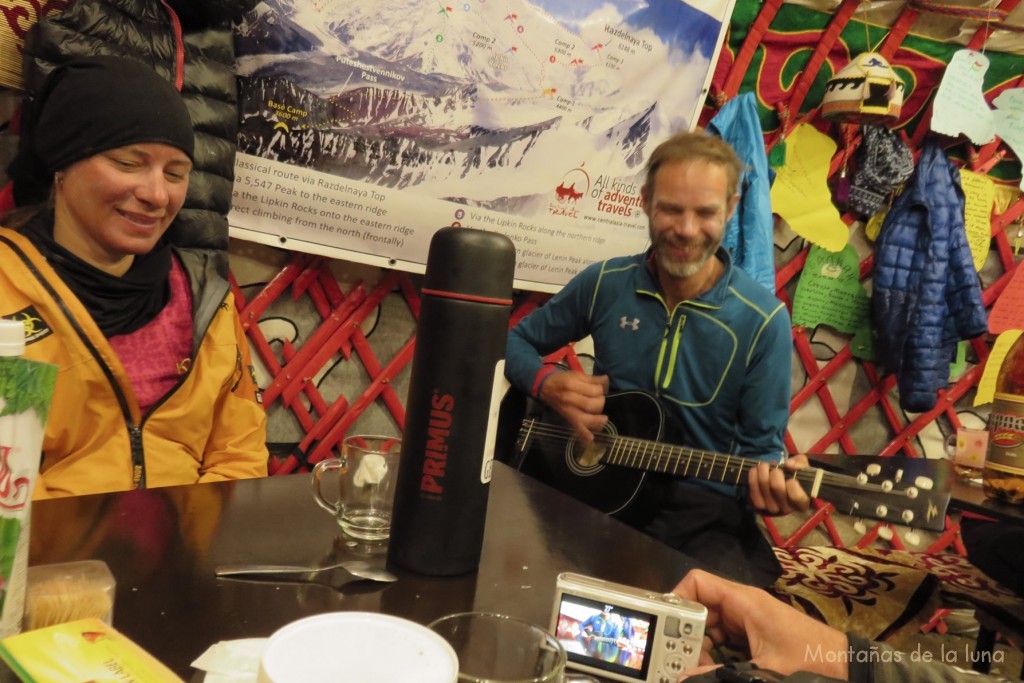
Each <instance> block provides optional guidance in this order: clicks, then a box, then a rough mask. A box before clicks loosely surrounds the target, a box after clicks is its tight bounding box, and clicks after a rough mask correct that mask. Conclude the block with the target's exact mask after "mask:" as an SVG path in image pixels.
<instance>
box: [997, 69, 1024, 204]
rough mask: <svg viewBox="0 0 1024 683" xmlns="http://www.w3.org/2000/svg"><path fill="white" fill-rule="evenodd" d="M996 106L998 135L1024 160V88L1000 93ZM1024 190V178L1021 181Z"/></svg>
mask: <svg viewBox="0 0 1024 683" xmlns="http://www.w3.org/2000/svg"><path fill="white" fill-rule="evenodd" d="M992 104H994V105H996V110H995V112H993V116H994V117H995V126H996V134H997V135H998V136H999V137H1000V138H1002V139H1003V142H1005V143H1006V144H1007V145H1009V146H1010V149H1012V150H1013V153H1014V154H1016V155H1017V158H1018V159H1024V88H1013V89H1011V90H1004V91H1003V92H1001V93H999V97H997V98H996V99H995V100H993V101H992ZM1020 186H1021V189H1024V176H1022V177H1021V181H1020Z"/></svg>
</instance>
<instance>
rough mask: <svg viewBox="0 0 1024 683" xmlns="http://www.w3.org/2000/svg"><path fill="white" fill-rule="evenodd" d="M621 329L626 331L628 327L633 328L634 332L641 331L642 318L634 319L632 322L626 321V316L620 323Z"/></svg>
mask: <svg viewBox="0 0 1024 683" xmlns="http://www.w3.org/2000/svg"><path fill="white" fill-rule="evenodd" d="M619 327H620V328H622V329H623V330H624V329H626V328H627V327H631V328H633V330H634V331H635V330H639V329H640V318H633V319H632V320H626V316H622V319H621V320H620V321H619Z"/></svg>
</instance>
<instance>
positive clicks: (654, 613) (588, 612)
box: [551, 573, 708, 683]
mask: <svg viewBox="0 0 1024 683" xmlns="http://www.w3.org/2000/svg"><path fill="white" fill-rule="evenodd" d="M707 615H708V611H707V608H705V607H704V606H703V605H701V604H698V603H696V602H691V601H689V600H684V599H682V598H680V597H679V596H678V595H675V594H673V593H656V592H654V591H649V590H643V589H641V588H633V587H632V586H624V585H622V584H620V583H612V582H610V581H602V580H601V579H596V578H594V577H591V576H583V575H581V574H571V573H563V574H559V575H558V581H557V582H556V584H555V605H554V610H553V611H552V614H551V632H552V633H554V634H555V637H556V638H558V640H559V642H561V643H562V646H563V647H565V650H566V653H567V654H568V656H569V667H571V668H573V669H578V670H580V671H585V672H587V673H591V674H595V675H597V676H601V677H603V678H608V679H612V680H616V681H650V682H652V683H675V680H676V678H678V676H679V674H681V673H682V672H683V671H686V670H687V669H691V668H693V667H695V666H696V665H697V661H698V658H699V657H700V647H701V641H702V640H703V638H704V623H705V621H707Z"/></svg>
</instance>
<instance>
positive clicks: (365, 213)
mask: <svg viewBox="0 0 1024 683" xmlns="http://www.w3.org/2000/svg"><path fill="white" fill-rule="evenodd" d="M730 11H731V2H730V1H729V0H696V1H695V2H693V3H686V2H682V1H681V0H648V1H640V0H602V1H600V2H598V1H596V0H534V1H533V2H526V1H525V0H461V1H459V2H452V1H451V0H448V2H443V1H440V0H374V2H367V1H366V0H361V1H357V0H322V1H320V0H265V1H264V2H261V3H259V4H258V5H257V6H256V7H255V9H254V10H252V11H251V12H250V13H248V14H247V15H246V17H245V18H244V20H243V22H242V23H241V24H240V25H239V26H238V27H236V36H235V43H236V53H237V60H238V67H237V73H238V75H239V110H240V130H239V137H238V141H239V150H240V154H239V155H238V161H237V162H236V180H235V188H234V202H233V209H232V213H231V214H230V216H229V222H230V223H231V225H232V229H233V234H235V235H236V236H238V237H242V238H245V239H255V240H257V241H265V242H268V243H272V244H276V245H278V246H280V245H281V244H283V243H284V244H287V246H288V247H289V248H292V249H297V250H301V251H311V252H315V253H324V254H326V255H330V256H337V257H341V258H347V259H350V260H355V261H359V262H366V263H371V264H376V265H385V266H389V267H397V268H403V269H407V270H411V271H414V272H422V271H423V269H424V267H425V259H426V253H427V247H428V245H429V241H430V237H431V236H432V235H433V233H434V232H435V231H436V230H437V229H439V228H441V227H444V226H446V225H462V226H466V227H476V228H481V229H486V230H493V231H497V232H501V233H503V234H505V235H507V236H508V237H509V238H511V239H512V241H513V242H514V243H515V244H516V249H517V269H516V281H517V286H518V287H520V288H526V289H540V290H547V291H554V290H557V289H558V288H559V287H560V286H561V285H562V284H564V283H565V282H566V281H568V279H569V278H570V277H571V276H572V275H574V274H575V273H576V272H578V271H579V270H580V269H582V268H583V267H584V266H585V265H587V264H589V263H591V262H593V261H596V260H600V259H602V258H607V257H609V256H612V255H619V254H627V253H636V252H638V251H641V250H642V249H643V248H644V247H645V245H646V242H647V223H646V217H645V216H644V215H643V212H642V210H641V208H640V186H641V184H642V179H643V165H644V162H645V160H646V157H647V155H648V154H649V152H650V150H651V149H652V148H653V146H654V145H656V144H657V143H658V142H660V141H661V140H663V139H665V138H666V137H668V136H669V135H670V134H672V133H673V132H675V131H678V130H683V129H689V128H692V126H693V124H694V122H695V120H696V117H697V113H698V112H699V109H700V106H701V104H702V102H703V99H704V93H705V92H706V90H705V88H706V84H707V82H708V81H709V79H710V69H711V67H712V65H713V64H714V59H715V56H716V53H717V50H718V48H719V46H720V44H721V40H722V35H723V32H724V27H725V26H724V22H725V18H726V17H728V16H729V12H730Z"/></svg>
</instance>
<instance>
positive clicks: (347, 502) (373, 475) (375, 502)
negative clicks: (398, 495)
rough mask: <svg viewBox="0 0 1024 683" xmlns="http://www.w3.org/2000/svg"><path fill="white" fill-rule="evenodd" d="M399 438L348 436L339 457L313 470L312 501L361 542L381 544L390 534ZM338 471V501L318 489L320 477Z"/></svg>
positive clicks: (330, 459)
mask: <svg viewBox="0 0 1024 683" xmlns="http://www.w3.org/2000/svg"><path fill="white" fill-rule="evenodd" d="M401 451H402V441H401V439H399V438H397V437H394V436H363V435H358V436H349V437H346V438H345V440H344V441H343V442H342V457H341V458H329V459H327V460H321V461H320V462H318V463H317V464H316V466H315V467H314V468H313V499H314V500H315V501H316V503H317V505H319V506H320V507H322V508H323V509H325V510H327V511H328V512H330V513H331V514H332V515H334V516H335V518H336V519H337V520H338V524H339V525H340V526H341V530H342V531H343V532H344V533H345V534H346V535H347V536H351V537H352V538H355V539H358V540H361V541H383V540H386V539H387V538H388V535H389V534H390V533H391V512H392V509H393V507H394V501H395V484H396V482H397V481H398V463H399V458H400V456H401ZM331 470H337V471H338V498H337V500H334V501H332V500H329V499H328V498H327V497H326V496H324V493H323V490H322V482H323V476H324V474H325V473H326V472H328V471H331Z"/></svg>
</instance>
